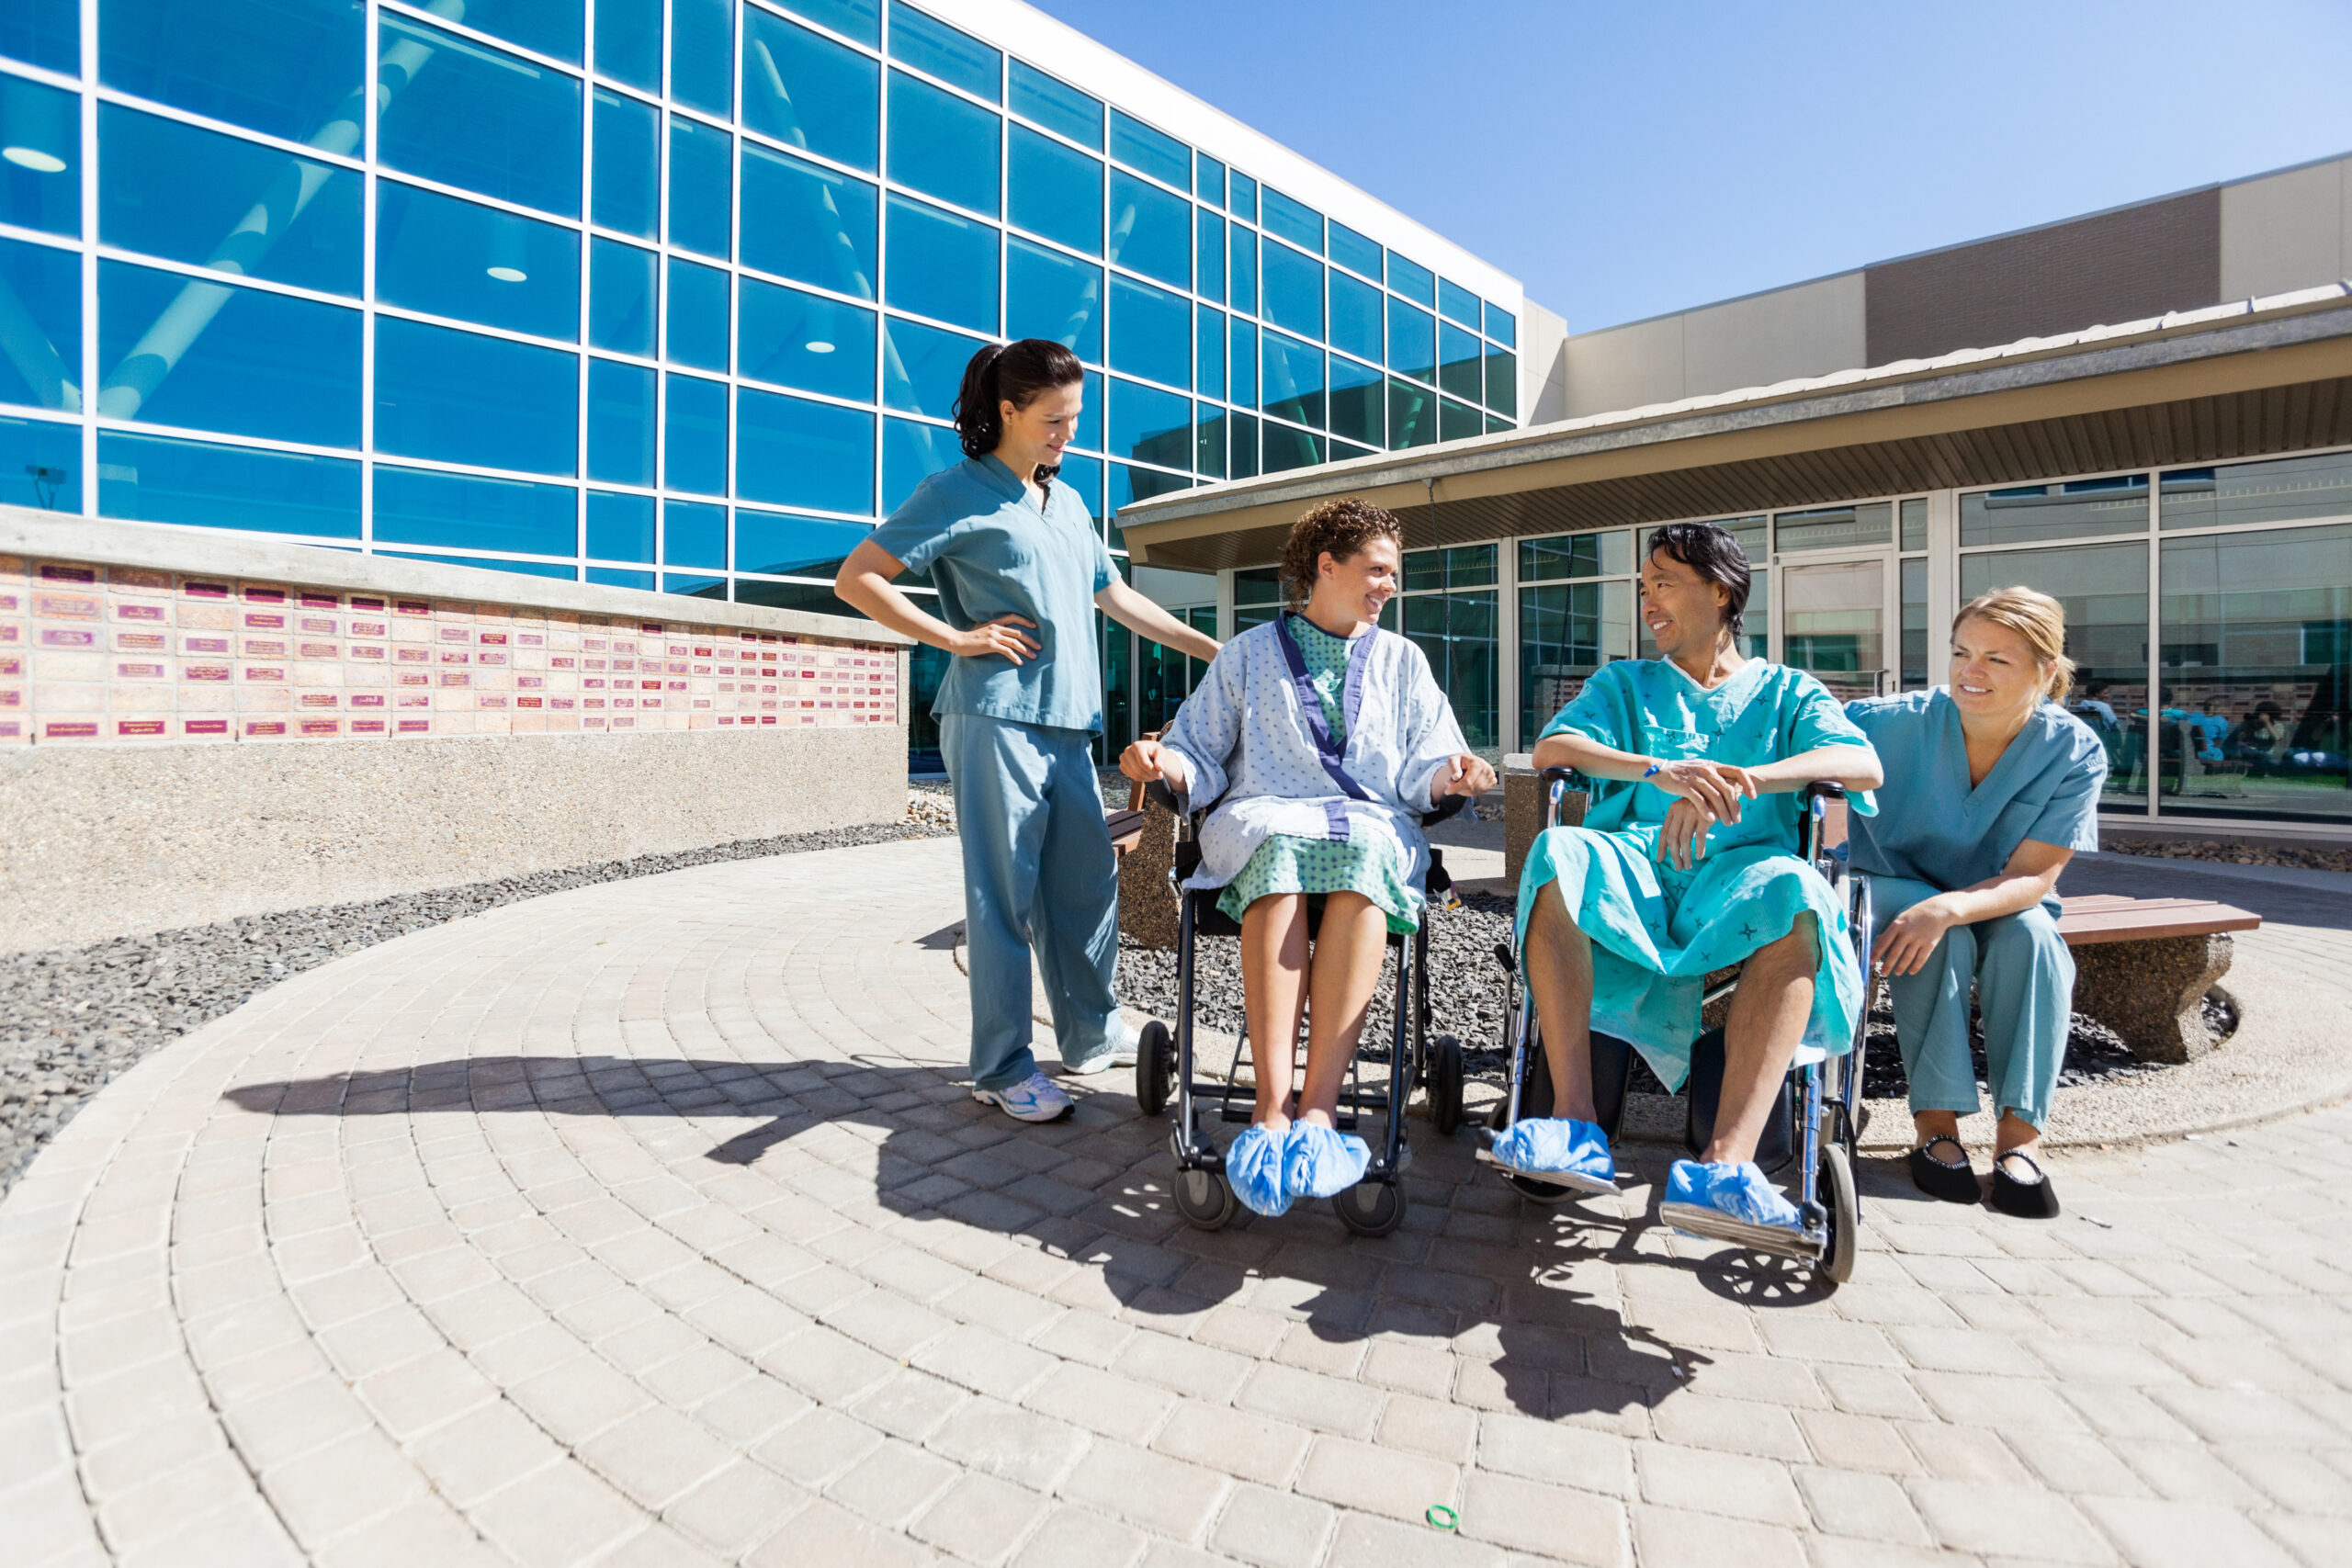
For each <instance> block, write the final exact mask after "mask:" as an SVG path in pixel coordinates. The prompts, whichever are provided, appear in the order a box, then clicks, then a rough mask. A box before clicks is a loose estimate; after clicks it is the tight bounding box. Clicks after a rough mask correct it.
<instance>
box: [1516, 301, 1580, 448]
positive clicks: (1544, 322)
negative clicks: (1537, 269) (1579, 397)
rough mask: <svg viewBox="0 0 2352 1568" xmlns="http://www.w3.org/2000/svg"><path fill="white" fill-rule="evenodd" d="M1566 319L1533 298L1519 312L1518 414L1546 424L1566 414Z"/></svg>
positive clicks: (1526, 421) (1524, 419) (1528, 421)
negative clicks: (1546, 308)
mask: <svg viewBox="0 0 2352 1568" xmlns="http://www.w3.org/2000/svg"><path fill="white" fill-rule="evenodd" d="M1567 337H1568V323H1567V322H1566V321H1564V320H1562V319H1561V318H1560V317H1559V316H1558V315H1557V314H1555V312H1553V311H1550V310H1545V309H1544V307H1543V306H1541V305H1538V304H1537V303H1536V302H1535V301H1534V300H1532V299H1529V300H1526V301H1524V302H1523V303H1522V305H1521V310H1520V312H1519V417H1520V421H1521V423H1524V424H1549V423H1552V422H1553V421H1555V420H1561V419H1566V418H1567V417H1568V362H1567V356H1566V353H1565V350H1566V344H1567Z"/></svg>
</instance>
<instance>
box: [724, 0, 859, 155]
mask: <svg viewBox="0 0 2352 1568" xmlns="http://www.w3.org/2000/svg"><path fill="white" fill-rule="evenodd" d="M743 18H744V25H743V123H744V124H745V125H748V126H750V127H751V128H752V130H756V131H758V132H759V133H760V134H761V135H763V136H769V137H774V138H775V140H776V141H782V142H785V143H786V144H787V145H789V146H793V147H805V148H807V149H808V150H809V152H817V153H821V154H823V155H824V156H825V157H828V158H831V159H832V160H834V161H835V162H836V163H842V164H848V165H849V166H850V167H852V168H854V169H867V170H872V169H875V168H878V167H879V166H880V156H881V146H882V141H881V137H882V130H881V126H882V72H881V67H880V66H878V65H876V63H875V62H873V61H872V60H870V59H868V58H867V57H866V56H865V55H863V54H860V53H858V52H857V51H855V50H854V49H845V48H843V47H842V45H840V44H838V43H835V42H834V41H833V40H832V39H828V38H822V37H820V36H819V35H818V34H816V33H813V32H811V31H809V29H808V28H802V27H795V26H794V25H793V24H792V23H790V22H787V21H785V20H784V19H783V18H781V17H772V16H770V15H768V14H767V13H766V12H764V11H763V10H761V9H759V7H757V6H746V7H744V11H743Z"/></svg>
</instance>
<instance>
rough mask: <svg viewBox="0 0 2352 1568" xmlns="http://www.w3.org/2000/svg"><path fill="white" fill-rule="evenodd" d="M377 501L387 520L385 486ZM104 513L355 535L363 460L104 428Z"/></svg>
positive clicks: (325, 535)
mask: <svg viewBox="0 0 2352 1568" xmlns="http://www.w3.org/2000/svg"><path fill="white" fill-rule="evenodd" d="M12 498H13V497H12ZM376 507H377V515H378V517H379V518H380V517H381V516H382V515H383V492H382V490H381V489H380V488H379V490H378V491H377V502H376ZM98 514H99V515H100V516H102V517H124V518H129V519H130V520H131V521H133V522H139V523H180V524H187V525H193V526H196V527H203V528H243V529H248V530H252V531H254V532H257V533H267V534H307V535H310V536H312V537H315V538H326V539H356V538H357V537H359V464H358V462H357V460H356V459H355V458H350V457H304V456H301V455H300V454H297V453H292V452H256V451H254V449H253V448H251V447H249V446H214V445H212V444H211V443H210V442H209V441H175V440H172V439H170V438H168V437H166V436H161V435H130V434H124V433H122V432H120V431H114V430H101V431H100V432H98ZM379 527H380V524H379Z"/></svg>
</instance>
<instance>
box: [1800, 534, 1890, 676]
mask: <svg viewBox="0 0 2352 1568" xmlns="http://www.w3.org/2000/svg"><path fill="white" fill-rule="evenodd" d="M1886 582H1887V563H1886V562H1885V560H1883V559H1871V560H1841V561H1817V562H1815V561H1809V562H1807V563H1805V564H1804V565H1803V566H1783V567H1782V568H1781V663H1783V664H1786V665H1789V666H1791V667H1792V668H1793V669H1798V670H1802V671H1805V672H1806V673H1807V674H1809V675H1811V676H1813V677H1814V678H1815V680H1817V681H1819V682H1821V683H1822V684H1823V685H1825V686H1826V687H1828V688H1829V691H1830V694H1832V695H1833V696H1835V697H1837V698H1838V701H1840V702H1850V701H1852V700H1853V699H1854V698H1856V697H1869V696H1875V695H1877V694H1879V693H1881V692H1883V691H1886V690H1888V689H1889V682H1888V679H1887V662H1886Z"/></svg>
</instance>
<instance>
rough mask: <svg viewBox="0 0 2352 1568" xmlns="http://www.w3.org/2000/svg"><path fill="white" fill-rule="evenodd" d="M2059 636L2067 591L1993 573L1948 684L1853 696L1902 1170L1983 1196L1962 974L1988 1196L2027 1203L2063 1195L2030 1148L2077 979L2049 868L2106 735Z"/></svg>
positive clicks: (2082, 809)
mask: <svg viewBox="0 0 2352 1568" xmlns="http://www.w3.org/2000/svg"><path fill="white" fill-rule="evenodd" d="M2065 648H2066V616H2065V612H2064V610H2063V609H2062V608H2061V607H2060V606H2059V604H2058V601H2056V600H2055V599H2052V598H2051V597H2050V596H2049V595H2047V594H2043V593H2037V592H2034V591H2033V590H2032V589H2030V588H2002V589H1996V590H1995V591H1994V592H1990V593H1987V594H1985V595H1984V596H1983V597H1981V598H1978V599H1975V600H1973V601H1972V602H1971V603H1970V604H1969V605H1968V607H1967V608H1965V609H1963V610H1962V611H1961V613H1960V616H1959V618H1958V619H1957V620H1955V621H1953V622H1952V627H1951V684H1950V685H1948V686H1939V687H1937V688H1935V689H1934V690H1933V691H1928V692H1908V693H1905V694H1903V695H1902V696H1899V697H1867V698H1864V699H1863V700H1862V701H1860V702H1857V703H1852V704H1849V705H1848V706H1847V709H1846V716H1848V717H1849V718H1850V719H1852V720H1853V721H1854V724H1855V726H1856V727H1857V728H1860V730H1861V732H1862V733H1863V734H1864V735H1867V736H1869V737H1870V739H1871V745H1872V746H1873V747H1875V748H1877V750H1878V754H1879V759H1880V761H1883V762H1884V763H1885V765H1886V788H1885V789H1884V790H1883V791H1882V792H1881V793H1880V795H1879V809H1878V815H1877V816H1876V817H1875V818H1866V817H1858V818H1854V819H1853V822H1852V825H1851V828H1850V829H1849V830H1850V831H1851V833H1852V836H1853V850H1852V854H1853V867H1854V869H1855V870H1856V871H1860V872H1864V873H1867V874H1869V876H1870V878H1871V893H1872V896H1873V897H1874V899H1875V901H1876V906H1877V909H1878V915H1879V919H1881V920H1882V921H1883V927H1882V934H1881V936H1880V937H1879V942H1878V947H1877V950H1876V952H1875V953H1873V954H1872V956H1873V957H1874V958H1875V959H1876V961H1877V965H1878V970H1879V972H1880V973H1881V974H1883V975H1884V976H1887V988H1888V990H1890V991H1891V992H1892V993H1893V994H1894V1032H1895V1041H1896V1043H1897V1044H1898V1045H1899V1046H1900V1048H1901V1050H1902V1052H1903V1069H1904V1071H1905V1074H1907V1075H1908V1076H1909V1077H1910V1079H1911V1120H1912V1122H1913V1124H1914V1126H1915V1127H1916V1128H1917V1134H1918V1140H1919V1141H1918V1146H1917V1147H1916V1148H1914V1149H1913V1150H1912V1151H1911V1179H1912V1181H1913V1182H1914V1183H1915V1184H1916V1185H1917V1187H1918V1188H1919V1189H1920V1190H1922V1191H1925V1192H1928V1193H1929V1194H1931V1195H1933V1196H1935V1197H1939V1198H1945V1199H1949V1200H1951V1201H1953V1202H1956V1203H1975V1202H1981V1201H1983V1200H1984V1197H1985V1190H1984V1189H1983V1188H1982V1187H1980V1186H1979V1185H1978V1184H1977V1180H1976V1173H1975V1172H1974V1171H1973V1169H1971V1168H1969V1164H1968V1155H1967V1152H1966V1151H1965V1150H1963V1149H1962V1147H1961V1145H1960V1118H1961V1117H1962V1116H1963V1115H1968V1114H1972V1113H1973V1112H1974V1111H1976V1109H1977V1100H1976V1070H1975V1067H1974V1066H1973V1064H1972V1063H1971V1061H1970V1057H1969V1049H1968V1034H1969V1029H1968V1010H1969V991H1970V987H1971V986H1972V985H1973V987H1974V989H1975V993H1976V1006H1977V1010H1978V1011H1979V1013H1981V1014H1982V1016H1983V1018H1984V1023H1985V1076H1986V1077H1988V1078H1990V1079H1991V1080H1992V1088H1993V1097H1994V1104H1995V1105H1996V1107H1997V1108H1998V1110H1999V1112H2000V1123H1999V1125H1998V1127H1997V1128H1996V1130H1995V1133H1994V1145H1993V1146H1994V1158H1993V1185H1992V1194H1991V1196H1992V1201H1993V1205H1994V1207H1996V1208H1997V1209H2000V1210H2002V1211H2004V1212H2005V1213H2012V1214H2018V1215H2021V1216H2024V1217H2026V1218H2029V1219H2048V1218H2051V1217H2052V1216H2054V1215H2056V1213H2058V1199H2057V1196H2056V1194H2055V1193H2053V1192H2052V1190H2051V1188H2050V1181H2049V1179H2048V1178H2047V1177H2045V1176H2044V1175H2043V1174H2042V1171H2041V1165H2040V1164H2038V1163H2037V1162H2036V1161H2035V1159H2034V1157H2033V1152H2032V1151H2033V1146H2034V1144H2035V1141H2036V1140H2037V1139H2039V1138H2040V1137H2041V1129H2042V1126H2043V1124H2044V1123H2045V1122H2047V1121H2048V1120H2049V1116H2050V1100H2051V1097H2052V1095H2053V1094H2054V1093H2056V1091H2057V1088H2058V1068H2059V1065H2060V1063H2061V1061H2062V1060H2063V1059H2064V1055H2065V1050H2066V1028H2067V1024H2068V1022H2069V1021H2070V1020H2071V1016H2072V1012H2073V1001H2074V994H2075V961H2074V959H2073V958H2072V957H2071V956H2069V955H2068V953H2067V952H2066V942H2065V939H2064V938H2063V937H2061V936H2060V935H2059V934H2058V914H2059V903H2058V897H2057V894H2056V892H2055V889H2056V887H2057V886H2058V874H2059V873H2060V872H2062V871H2064V869H2065V868H2066V863H2067V862H2068V861H2070V860H2072V859H2073V858H2074V856H2075V851H2076V850H2096V849H2098V795H2099V789H2100V787H2101V786H2102V785H2103V784H2106V782H2107V749H2106V748H2105V747H2104V746H2102V745H2100V744H2099V739H2098V736H2096V735H2094V734H2092V733H2091V730H2090V727H2089V726H2087V725H2086V724H2085V723H2083V721H2082V720H2081V719H2078V718H2076V717H2075V716H2074V715H2072V714H2070V713H2068V712H2067V711H2066V710H2065V709H2064V708H2063V707H2061V706H2059V704H2061V703H2063V702H2064V700H2065V697H2066V691H2067V688H2068V686H2070V685H2071V684H2072V683H2073V680H2074V668H2075V667H2074V664H2073V662H2072V661H2071V660H2068V659H2067V657H2066V653H2065ZM1890 917H1892V918H1890Z"/></svg>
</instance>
